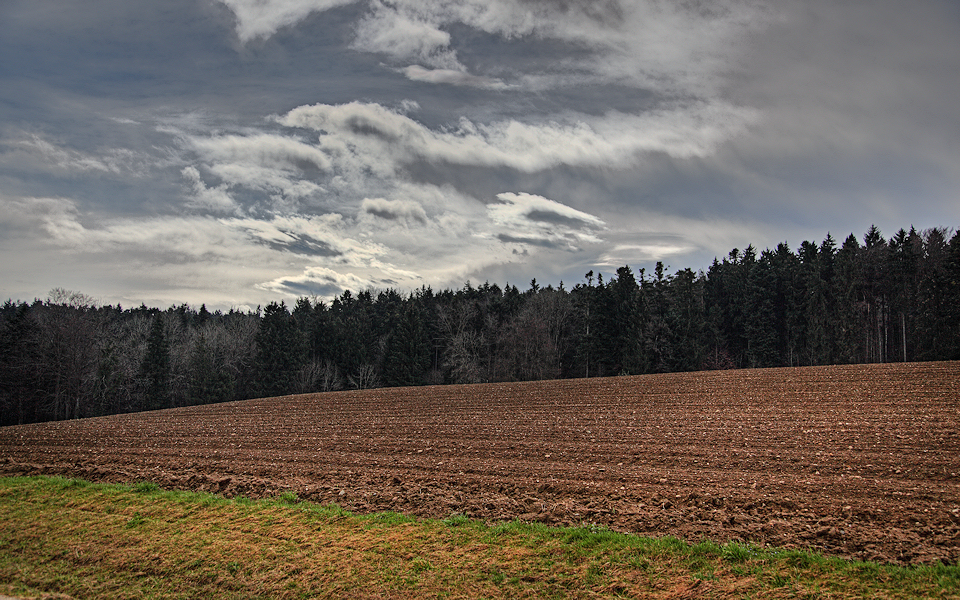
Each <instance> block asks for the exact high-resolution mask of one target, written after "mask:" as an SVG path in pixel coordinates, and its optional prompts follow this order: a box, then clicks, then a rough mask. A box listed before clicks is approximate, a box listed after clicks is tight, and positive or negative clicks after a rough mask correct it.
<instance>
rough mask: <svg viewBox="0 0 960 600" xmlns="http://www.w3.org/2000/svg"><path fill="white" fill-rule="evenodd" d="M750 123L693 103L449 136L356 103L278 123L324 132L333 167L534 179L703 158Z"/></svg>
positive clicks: (468, 129) (467, 125)
mask: <svg viewBox="0 0 960 600" xmlns="http://www.w3.org/2000/svg"><path fill="white" fill-rule="evenodd" d="M755 119H756V115H755V114H754V113H753V112H752V111H750V110H746V109H738V108H736V107H734V106H731V105H727V104H722V103H714V104H704V103H692V104H687V105H682V106H677V107H674V108H673V109H669V110H658V111H649V112H645V113H642V114H639V115H629V114H623V113H618V112H611V113H608V114H606V115H604V116H601V117H592V116H587V115H577V114H571V115H569V116H567V117H566V118H565V119H564V120H563V121H560V120H559V119H557V120H552V121H549V122H545V123H521V122H519V121H516V120H509V121H499V122H494V123H491V124H477V123H473V122H471V121H469V120H467V119H461V121H460V123H458V125H457V127H456V128H454V129H447V130H438V131H434V130H431V129H429V128H427V127H425V126H423V125H421V124H419V123H417V122H416V121H414V120H413V119H411V118H410V117H408V116H406V115H403V114H400V113H398V112H396V111H392V110H390V109H388V108H386V107H383V106H381V105H378V104H365V103H359V102H351V103H349V104H342V105H336V106H333V105H326V104H316V105H313V106H301V107H299V108H295V109H293V110H291V111H290V112H289V113H287V114H286V115H284V116H282V117H278V118H277V120H278V121H279V122H280V123H282V124H283V125H286V126H288V127H305V128H309V129H313V130H316V131H320V132H322V133H323V135H322V136H321V140H320V143H321V146H322V147H323V148H324V150H325V151H326V152H327V153H328V154H330V155H331V156H334V157H335V158H334V160H337V161H343V159H345V158H349V159H352V160H357V161H359V162H360V164H362V165H363V166H364V167H369V168H372V169H376V170H377V171H379V172H381V173H384V174H392V173H395V172H396V170H397V167H398V163H399V162H402V161H404V160H413V159H426V160H428V161H431V162H437V163H453V164H461V165H477V166H490V167H493V166H505V167H510V168H513V169H517V170H519V171H523V172H534V171H539V170H543V169H548V168H552V167H556V166H559V165H564V164H565V165H571V166H591V167H610V168H615V167H620V168H623V167H626V166H629V165H630V164H634V163H636V161H638V160H639V157H640V155H642V154H643V153H649V152H662V153H665V154H669V155H671V156H676V157H680V158H690V157H696V156H705V155H708V154H710V153H712V152H713V151H714V150H715V148H716V147H717V145H718V144H720V143H722V142H724V141H726V140H728V139H730V138H731V137H733V136H735V135H738V134H740V133H741V132H742V131H744V130H745V129H746V127H747V126H748V124H749V123H751V122H752V121H754V120H755ZM351 155H352V156H351ZM340 164H343V163H342V162H341V163H340ZM388 165H389V168H387V166H388Z"/></svg>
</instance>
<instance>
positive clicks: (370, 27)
mask: <svg viewBox="0 0 960 600" xmlns="http://www.w3.org/2000/svg"><path fill="white" fill-rule="evenodd" d="M449 45H450V34H449V33H447V32H445V31H442V30H441V29H440V28H439V27H438V26H437V24H435V23H431V22H428V21H427V20H424V19H422V18H418V16H415V15H411V14H409V13H401V12H400V11H398V10H396V9H395V8H394V7H387V6H385V5H383V4H379V3H376V4H374V11H373V13H372V14H370V15H369V16H367V17H366V18H365V19H363V20H361V21H360V23H359V24H358V25H357V37H356V40H355V41H354V44H353V47H354V48H357V49H361V50H365V51H367V52H377V53H380V54H386V55H389V56H391V57H392V58H394V59H397V60H405V61H406V60H414V61H418V62H423V63H426V64H429V65H431V66H434V67H441V68H447V69H450V68H453V69H456V68H457V67H460V63H459V61H458V60H457V57H456V52H454V51H452V50H450V49H449Z"/></svg>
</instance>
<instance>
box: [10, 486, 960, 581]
mask: <svg viewBox="0 0 960 600" xmlns="http://www.w3.org/2000/svg"><path fill="white" fill-rule="evenodd" d="M0 594H9V595H18V596H28V597H38V596H42V595H44V594H65V595H68V596H71V597H74V598H199V597H216V598H340V597H387V598H390V597H446V598H495V597H496V598H502V597H537V598H570V597H573V598H587V597H590V598H593V597H610V598H615V597H664V598H666V597H704V598H960V568H958V567H957V566H945V565H941V564H936V565H929V566H918V567H898V566H892V565H880V564H876V563H862V562H853V561H845V560H840V559H836V558H829V557H825V556H822V555H819V554H815V553H812V552H803V551H798V550H779V549H766V548H758V547H754V546H751V545H744V544H724V545H721V544H716V543H713V542H702V543H698V544H689V543H687V542H685V541H683V540H679V539H676V538H671V537H663V538H646V537H639V536H633V535H625V534H620V533H616V532H613V531H610V530H609V529H606V528H604V527H601V526H596V525H591V524H583V525H582V526H580V527H567V528H552V527H547V526H545V525H542V524H538V523H522V522H519V521H511V522H507V523H499V524H495V525H487V524H484V523H482V522H478V521H475V520H471V519H469V518H467V517H465V516H463V515H451V516H450V517H449V518H447V519H442V520H440V519H437V520H428V519H415V518H411V517H408V516H405V515H400V514H397V513H389V512H388V513H376V514H372V515H363V516H361V515H353V514H351V513H349V512H347V511H344V510H343V509H342V508H340V507H338V506H335V505H317V504H313V503H310V502H301V501H300V500H299V499H298V498H297V496H296V494H294V493H292V492H284V493H283V494H281V495H280V496H278V497H277V498H274V499H270V500H258V501H252V500H249V499H246V498H237V499H226V498H223V497H221V496H216V495H214V494H205V493H191V492H175V491H166V490H163V489H160V488H159V487H157V486H156V485H154V484H150V483H139V484H135V485H132V486H130V485H104V484H92V483H88V482H84V481H80V480H76V479H63V478H57V477H11V478H0Z"/></svg>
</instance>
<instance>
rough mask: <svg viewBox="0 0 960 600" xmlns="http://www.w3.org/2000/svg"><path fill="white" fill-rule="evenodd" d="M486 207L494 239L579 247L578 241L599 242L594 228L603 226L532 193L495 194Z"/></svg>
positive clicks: (582, 214) (601, 222) (591, 217)
mask: <svg viewBox="0 0 960 600" xmlns="http://www.w3.org/2000/svg"><path fill="white" fill-rule="evenodd" d="M497 199H499V200H500V202H499V203H497V204H491V205H489V206H488V207H487V211H488V213H489V215H490V220H491V221H492V222H493V223H494V224H495V226H496V227H495V228H494V231H493V233H492V235H494V236H495V237H496V238H497V239H499V240H501V241H503V242H507V243H516V244H526V245H534V246H545V247H559V248H566V249H567V250H570V251H576V250H579V249H580V247H579V246H580V244H582V243H600V242H601V241H602V240H601V239H600V238H598V237H597V236H596V234H595V233H594V232H595V231H598V230H602V229H605V223H604V222H603V221H602V220H600V219H598V218H597V217H595V216H593V215H590V214H587V213H585V212H581V211H579V210H576V209H573V208H571V207H569V206H566V205H563V204H561V203H559V202H555V201H553V200H550V199H549V198H544V197H542V196H536V195H533V194H526V193H520V194H514V193H512V192H506V193H502V194H497Z"/></svg>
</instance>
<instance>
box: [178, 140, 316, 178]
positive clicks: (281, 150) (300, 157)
mask: <svg viewBox="0 0 960 600" xmlns="http://www.w3.org/2000/svg"><path fill="white" fill-rule="evenodd" d="M187 142H188V143H189V144H190V146H192V148H193V149H194V150H195V151H196V152H197V153H199V154H200V155H201V156H202V157H203V158H204V160H206V161H209V162H212V163H215V162H223V163H240V164H253V165H257V166H261V167H272V168H276V169H297V170H301V169H304V168H317V169H322V170H326V169H329V168H330V159H329V157H327V155H326V154H324V153H323V152H322V151H320V150H319V149H317V148H316V147H314V146H311V145H309V144H305V143H303V142H302V141H300V140H297V139H295V138H292V137H286V136H281V135H271V134H263V133H255V134H251V135H245V136H242V135H224V136H211V137H201V136H191V137H189V138H187Z"/></svg>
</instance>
